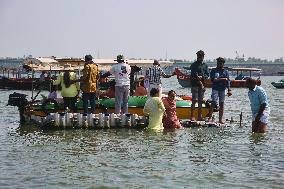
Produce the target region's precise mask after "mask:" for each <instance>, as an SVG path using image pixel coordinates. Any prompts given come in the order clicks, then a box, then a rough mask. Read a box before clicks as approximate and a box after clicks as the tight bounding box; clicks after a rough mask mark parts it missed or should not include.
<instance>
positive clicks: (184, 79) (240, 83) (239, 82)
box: [175, 68, 261, 88]
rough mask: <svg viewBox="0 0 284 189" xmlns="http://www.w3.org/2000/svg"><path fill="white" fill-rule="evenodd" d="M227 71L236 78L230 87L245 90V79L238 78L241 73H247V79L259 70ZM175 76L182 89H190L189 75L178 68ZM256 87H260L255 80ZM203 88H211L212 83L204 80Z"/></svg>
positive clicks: (234, 69) (259, 83) (238, 69)
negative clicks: (235, 74)
mask: <svg viewBox="0 0 284 189" xmlns="http://www.w3.org/2000/svg"><path fill="white" fill-rule="evenodd" d="M228 70H229V71H232V72H236V73H237V78H235V79H232V80H231V81H230V86H231V87H232V88H245V87H246V80H245V79H246V78H245V77H240V76H242V73H243V72H249V77H251V76H252V72H259V71H261V69H257V68H228ZM175 73H176V75H177V79H178V83H179V84H180V85H181V86H182V87H184V88H187V87H191V81H190V74H186V73H183V72H182V71H181V70H180V69H179V68H176V69H175ZM256 82H257V85H261V80H260V79H257V81H256ZM205 87H209V88H210V87H212V81H211V80H210V79H207V80H205Z"/></svg>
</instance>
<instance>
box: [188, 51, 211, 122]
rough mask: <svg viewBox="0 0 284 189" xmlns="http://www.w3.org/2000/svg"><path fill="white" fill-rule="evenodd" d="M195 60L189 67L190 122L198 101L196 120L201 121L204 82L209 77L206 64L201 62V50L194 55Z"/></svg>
mask: <svg viewBox="0 0 284 189" xmlns="http://www.w3.org/2000/svg"><path fill="white" fill-rule="evenodd" d="M196 55H197V60H196V61H195V62H194V63H192V64H191V65H190V68H189V69H190V71H191V74H190V80H191V93H192V104H191V120H194V109H195V104H196V101H198V120H202V114H201V113H202V109H201V108H202V101H203V98H204V92H205V87H204V80H205V79H207V78H208V77H209V70H208V66H207V64H205V63H204V62H203V60H204V52H203V51H202V50H200V51H198V52H197V53H196Z"/></svg>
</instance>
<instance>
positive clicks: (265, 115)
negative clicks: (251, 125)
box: [252, 108, 270, 124]
mask: <svg viewBox="0 0 284 189" xmlns="http://www.w3.org/2000/svg"><path fill="white" fill-rule="evenodd" d="M269 114H270V108H265V110H264V111H263V113H262V114H261V116H260V121H261V122H262V123H265V124H267V123H268V120H269ZM256 116H257V113H256V114H253V115H252V121H255V118H256Z"/></svg>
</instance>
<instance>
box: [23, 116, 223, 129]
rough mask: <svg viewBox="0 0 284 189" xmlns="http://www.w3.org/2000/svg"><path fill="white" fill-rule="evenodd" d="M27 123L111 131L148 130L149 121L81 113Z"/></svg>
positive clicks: (194, 125) (36, 118) (204, 124)
mask: <svg viewBox="0 0 284 189" xmlns="http://www.w3.org/2000/svg"><path fill="white" fill-rule="evenodd" d="M25 120H26V121H27V122H32V123H35V124H36V125H38V126H40V127H45V128H58V129H59V128H61V129H68V128H73V129H74V128H89V129H109V128H136V129H138V128H146V127H147V125H148V123H149V119H148V117H146V116H139V115H137V114H114V113H110V114H109V113H99V114H87V115H86V114H81V113H68V112H66V113H64V112H61V113H58V112H56V113H50V114H49V115H48V116H45V117H42V116H36V115H31V116H26V117H25ZM181 124H182V126H183V127H185V128H199V127H202V128H204V127H216V128H220V127H225V126H226V125H225V124H220V123H216V122H205V121H191V120H181Z"/></svg>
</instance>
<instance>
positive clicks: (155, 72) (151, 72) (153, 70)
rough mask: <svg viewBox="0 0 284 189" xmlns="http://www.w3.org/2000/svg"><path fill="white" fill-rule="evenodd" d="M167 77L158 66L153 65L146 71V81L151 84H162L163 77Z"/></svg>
mask: <svg viewBox="0 0 284 189" xmlns="http://www.w3.org/2000/svg"><path fill="white" fill-rule="evenodd" d="M163 75H165V73H164V71H163V70H162V68H161V67H160V66H158V65H153V66H151V67H150V68H148V69H147V70H146V74H145V79H146V80H148V81H149V84H161V83H162V82H161V77H162V76H163Z"/></svg>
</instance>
